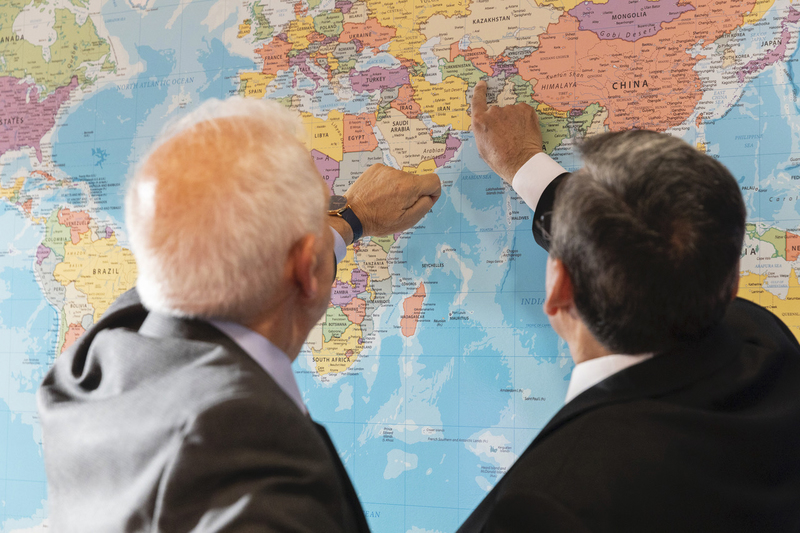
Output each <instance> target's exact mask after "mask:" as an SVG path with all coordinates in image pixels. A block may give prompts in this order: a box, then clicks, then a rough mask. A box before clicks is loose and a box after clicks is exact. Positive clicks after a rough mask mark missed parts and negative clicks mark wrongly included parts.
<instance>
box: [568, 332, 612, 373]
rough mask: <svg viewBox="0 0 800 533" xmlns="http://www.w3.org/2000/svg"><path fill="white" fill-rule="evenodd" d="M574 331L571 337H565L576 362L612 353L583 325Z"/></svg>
mask: <svg viewBox="0 0 800 533" xmlns="http://www.w3.org/2000/svg"><path fill="white" fill-rule="evenodd" d="M581 326H582V327H580V328H577V330H576V331H574V332H573V335H572V336H571V338H570V339H565V340H566V341H567V344H568V345H569V351H570V354H571V355H572V360H573V361H575V364H576V365H577V364H579V363H582V362H584V361H589V360H591V359H597V358H598V357H605V356H606V355H611V354H612V352H611V351H609V350H608V349H606V348H605V347H604V346H603V345H602V344H600V343H599V342H598V341H597V339H596V338H595V337H594V335H592V334H591V332H589V330H588V329H587V328H586V327H585V326H583V325H581Z"/></svg>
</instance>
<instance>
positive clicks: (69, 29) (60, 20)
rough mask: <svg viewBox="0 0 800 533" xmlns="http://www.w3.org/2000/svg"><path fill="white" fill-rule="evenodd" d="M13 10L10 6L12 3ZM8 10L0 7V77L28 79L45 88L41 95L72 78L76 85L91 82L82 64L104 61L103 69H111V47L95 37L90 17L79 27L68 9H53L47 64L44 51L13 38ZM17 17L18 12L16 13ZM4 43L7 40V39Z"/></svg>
mask: <svg viewBox="0 0 800 533" xmlns="http://www.w3.org/2000/svg"><path fill="white" fill-rule="evenodd" d="M12 10H13V4H12ZM9 13H11V10H9V8H8V7H4V8H0V28H2V29H0V57H1V58H2V61H0V76H13V77H15V78H25V77H26V76H31V77H32V78H33V79H34V80H35V81H36V83H37V84H39V85H42V86H44V91H43V93H44V94H49V93H52V92H53V91H55V90H56V89H57V88H58V87H64V86H66V85H69V83H70V81H71V80H72V77H73V76H77V77H78V83H80V84H81V85H82V86H85V85H86V84H88V83H91V82H92V81H93V80H90V79H87V77H86V69H87V66H86V65H85V64H84V63H91V62H96V61H100V60H103V59H105V62H104V64H103V68H104V70H112V69H113V63H111V62H110V61H109V56H110V54H111V47H110V46H109V44H108V42H107V41H106V40H105V39H101V38H100V36H99V35H98V34H97V29H96V28H95V25H94V23H93V22H92V20H91V18H89V17H87V18H86V21H85V22H84V23H83V24H82V25H78V23H77V21H76V17H75V15H74V14H72V13H71V12H70V11H69V10H67V9H56V10H55V12H54V16H55V23H54V24H53V29H54V30H55V32H56V35H57V37H56V41H55V43H53V44H52V45H50V61H45V59H44V54H43V51H44V48H43V47H42V46H36V45H33V44H31V43H30V42H28V41H27V40H25V39H24V37H25V36H24V35H23V39H20V40H12V39H16V37H15V36H13V35H12V32H11V24H12V23H13V20H11V21H10V23H8V20H9V19H10V18H11V17H10V16H8V15H9ZM17 14H18V13H17ZM9 37H10V39H8V40H6V38H9Z"/></svg>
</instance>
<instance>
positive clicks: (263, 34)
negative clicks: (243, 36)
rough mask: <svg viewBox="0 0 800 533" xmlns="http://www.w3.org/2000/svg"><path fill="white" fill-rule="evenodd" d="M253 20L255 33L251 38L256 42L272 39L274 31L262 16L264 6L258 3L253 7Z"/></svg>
mask: <svg viewBox="0 0 800 533" xmlns="http://www.w3.org/2000/svg"><path fill="white" fill-rule="evenodd" d="M253 18H255V19H256V26H257V28H256V31H254V32H253V37H255V39H256V40H259V41H260V40H262V39H269V38H270V37H272V32H273V31H274V30H273V28H272V26H271V25H270V23H269V21H268V20H267V17H266V16H265V15H264V6H262V5H261V4H259V3H256V4H255V5H253Z"/></svg>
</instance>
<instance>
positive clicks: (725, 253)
mask: <svg viewBox="0 0 800 533" xmlns="http://www.w3.org/2000/svg"><path fill="white" fill-rule="evenodd" d="M472 106H473V128H474V130H475V136H476V141H477V143H478V149H479V151H480V153H481V155H482V156H483V158H484V159H485V160H486V161H487V163H488V164H489V165H490V166H491V167H492V168H493V169H495V171H496V172H497V173H498V174H499V175H500V176H501V177H502V178H503V179H504V180H505V181H507V182H508V183H510V184H511V185H512V187H514V189H515V190H516V191H517V192H518V193H519V194H520V196H521V197H522V198H523V199H524V200H525V202H526V203H527V204H528V205H530V206H532V207H534V208H535V220H536V222H535V225H534V234H535V238H536V240H537V242H539V243H540V244H542V245H543V246H544V247H545V248H548V247H549V251H550V256H549V258H548V261H547V275H546V287H545V289H546V297H545V303H544V311H545V313H546V314H547V315H548V317H549V319H550V323H551V324H552V326H553V328H554V329H555V331H556V332H557V333H558V334H559V335H560V336H561V337H563V338H564V339H565V340H566V341H567V343H568V344H569V347H570V352H571V354H572V357H573V359H574V360H575V362H576V363H577V364H576V366H575V368H574V370H573V372H572V378H571V381H570V385H569V389H568V391H567V400H566V401H567V403H566V405H565V406H564V408H563V409H561V411H559V412H558V413H557V414H556V415H555V416H554V417H553V419H552V420H551V421H550V422H549V423H548V424H547V425H546V426H545V427H544V428H543V429H542V430H541V432H540V433H539V435H538V436H537V437H536V439H535V440H534V441H533V443H532V444H531V445H530V447H529V448H528V449H527V450H526V451H525V452H524V453H523V454H522V455H521V456H520V458H519V459H518V461H517V463H516V464H515V465H514V466H513V467H512V468H511V469H510V470H509V472H508V473H506V475H505V477H504V478H503V479H501V480H500V482H499V483H498V484H497V486H496V487H495V488H494V489H493V490H492V491H491V492H490V493H489V495H487V497H486V499H485V500H484V501H483V502H482V503H481V504H480V505H479V506H478V508H477V509H476V510H475V512H473V513H472V515H471V516H470V517H469V518H468V519H467V520H466V521H465V522H464V524H463V525H462V527H461V529H460V530H459V531H461V532H479V531H480V532H512V531H513V532H522V531H525V532H527V531H565V532H566V531H569V532H575V531H608V532H622V531H637V532H640V531H670V532H674V531H797V530H800V506H798V502H800V453H798V449H800V394H798V390H800V346H798V343H797V340H796V339H795V338H794V336H793V335H792V334H791V332H790V331H789V329H788V328H787V327H786V326H785V325H784V324H783V323H782V322H781V321H780V320H779V319H778V318H777V317H775V316H774V315H772V314H771V313H769V312H768V311H766V310H765V309H763V308H761V307H758V306H757V305H755V304H753V303H750V302H746V301H744V300H740V299H736V298H735V295H736V291H737V288H738V277H739V276H738V274H739V269H738V261H739V257H740V254H741V249H742V239H743V235H744V223H745V214H746V213H745V207H744V202H743V200H742V197H741V193H740V191H739V189H738V186H737V183H736V181H735V180H734V179H733V177H732V176H731V175H730V173H729V172H728V171H727V170H726V169H725V168H724V167H723V166H722V165H720V164H719V163H718V162H717V161H715V160H714V159H712V158H711V157H708V156H706V155H704V154H702V153H700V152H698V151H697V150H695V149H694V148H692V147H691V146H689V145H687V144H686V143H684V142H683V141H680V140H678V139H675V138H672V137H670V136H668V135H663V134H658V133H654V132H647V131H630V132H624V133H613V134H605V135H602V136H599V137H596V138H594V139H591V140H588V141H587V142H586V143H585V145H584V147H583V156H584V167H583V168H582V169H581V170H579V171H578V172H576V173H574V174H572V175H567V174H566V173H564V170H563V169H562V168H561V167H560V166H559V165H557V164H556V163H555V162H554V161H553V160H552V159H550V158H549V157H548V156H547V155H545V154H544V153H542V137H541V132H540V130H539V126H538V120H537V117H536V113H535V111H534V110H533V109H532V108H530V107H529V106H527V105H524V104H522V105H517V106H509V107H504V108H499V107H492V108H489V107H487V104H486V86H485V85H484V84H479V85H478V86H477V87H476V90H475V97H474V99H473V103H472Z"/></svg>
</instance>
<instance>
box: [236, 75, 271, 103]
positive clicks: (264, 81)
mask: <svg viewBox="0 0 800 533" xmlns="http://www.w3.org/2000/svg"><path fill="white" fill-rule="evenodd" d="M274 79H275V75H274V74H262V73H261V72H242V73H241V74H239V80H241V82H242V86H243V87H244V95H243V96H245V97H247V98H263V97H264V95H265V94H266V93H267V85H269V84H270V82H271V81H272V80H274Z"/></svg>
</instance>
